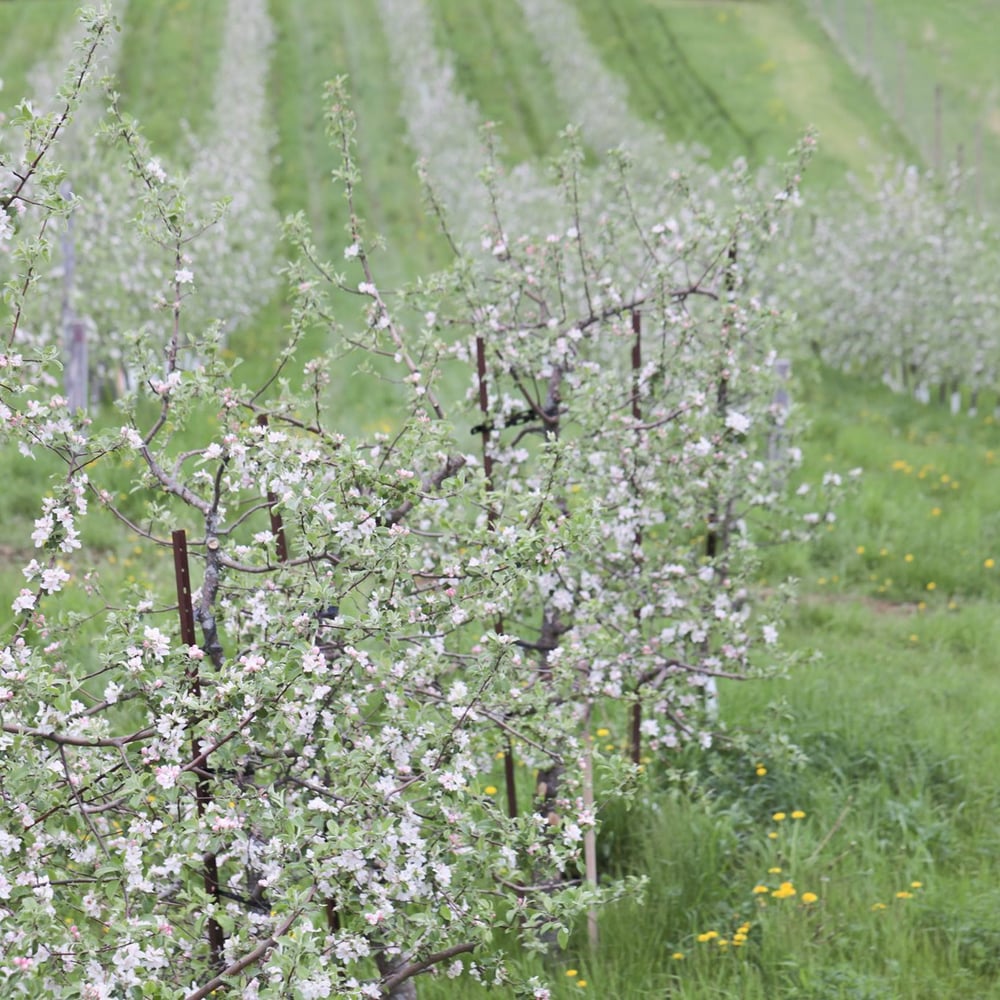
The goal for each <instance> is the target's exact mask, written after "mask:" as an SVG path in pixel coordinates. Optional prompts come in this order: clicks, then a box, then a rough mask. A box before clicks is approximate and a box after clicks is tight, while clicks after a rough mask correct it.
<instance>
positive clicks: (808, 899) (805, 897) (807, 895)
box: [800, 892, 819, 905]
mask: <svg viewBox="0 0 1000 1000" xmlns="http://www.w3.org/2000/svg"><path fill="white" fill-rule="evenodd" d="M800 898H801V899H802V902H803V903H806V904H807V905H808V904H809V903H815V902H816V900H817V899H819V896H817V895H816V893H814V892H804V893H802V896H801V897H800Z"/></svg>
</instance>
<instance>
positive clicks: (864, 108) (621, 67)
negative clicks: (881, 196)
mask: <svg viewBox="0 0 1000 1000" xmlns="http://www.w3.org/2000/svg"><path fill="white" fill-rule="evenodd" d="M577 6H578V8H579V11H580V14H581V16H582V18H583V20H584V24H585V26H586V28H587V30H588V33H589V36H590V39H591V42H592V44H594V45H595V47H596V48H597V49H598V50H599V51H600V52H601V53H602V55H603V57H604V58H605V60H606V61H607V63H608V64H609V66H611V67H612V68H613V69H614V70H615V71H616V72H618V73H620V74H622V75H623V76H624V78H625V79H626V80H627V82H628V84H629V91H630V100H631V105H632V108H633V111H634V113H635V114H636V115H637V116H638V117H640V118H643V119H644V120H646V121H649V122H651V123H653V124H656V125H658V126H659V127H661V128H662V129H663V130H664V131H665V132H666V134H667V135H668V136H670V137H671V138H673V139H676V140H681V141H692V140H695V141H699V142H702V143H704V144H706V145H708V146H709V148H710V149H711V150H712V151H713V153H714V157H713V159H714V160H715V162H716V163H722V162H725V161H728V160H731V159H733V158H734V157H736V156H745V157H747V159H748V160H749V161H750V162H751V163H753V164H762V163H765V162H767V161H768V160H769V159H774V160H781V159H783V158H784V156H785V154H786V153H787V151H788V150H789V149H790V148H791V147H792V146H793V145H794V144H795V142H796V141H797V139H798V138H799V137H800V136H801V135H802V133H803V132H804V131H805V129H806V128H807V127H808V126H810V125H812V126H815V127H816V128H818V129H819V133H820V152H819V154H818V156H817V158H816V160H815V161H814V164H813V166H812V167H811V168H810V173H809V178H808V180H807V183H808V184H809V185H810V186H814V185H815V186H816V187H818V188H825V187H827V186H828V185H831V184H834V183H838V182H839V181H840V180H842V179H843V176H844V173H845V172H846V171H848V170H850V171H853V172H855V173H858V174H860V175H862V176H865V175H866V174H867V171H868V167H869V166H870V165H871V164H872V163H874V162H878V161H879V160H881V159H883V158H885V157H896V156H901V155H904V154H906V153H907V152H908V149H907V147H906V144H905V141H904V140H903V139H902V137H901V135H900V134H899V132H898V131H897V130H896V128H895V127H894V125H893V124H892V123H891V122H890V121H888V120H887V119H886V117H885V115H883V114H882V113H881V112H880V111H879V110H878V108H877V107H875V105H874V104H873V100H872V93H871V91H870V90H869V89H868V87H867V85H866V84H865V83H864V81H861V80H859V79H858V78H857V77H856V76H855V75H854V74H853V73H851V71H850V70H849V69H848V67H847V66H845V64H844V63H843V61H842V60H840V59H839V58H838V57H837V56H836V54H835V53H834V52H833V51H832V49H831V47H830V44H829V42H828V41H827V39H826V38H825V37H824V36H823V35H822V33H821V32H820V31H819V29H818V28H817V27H816V26H815V24H813V23H812V22H811V21H810V20H809V18H808V17H806V16H805V14H804V13H803V12H802V11H801V10H800V9H799V8H798V7H797V6H796V5H794V4H768V3H764V4H744V3H735V2H731V3H713V4H695V3H687V2H676V0H657V2H653V0H623V2H622V3H616V4H605V3H601V2H600V0H580V2H579V3H578V4H577ZM722 54H724V56H723V57H722V58H720V55H722Z"/></svg>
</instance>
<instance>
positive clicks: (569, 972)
mask: <svg viewBox="0 0 1000 1000" xmlns="http://www.w3.org/2000/svg"><path fill="white" fill-rule="evenodd" d="M566 975H567V976H578V975H580V973H579V972H577V971H576V969H567V970H566Z"/></svg>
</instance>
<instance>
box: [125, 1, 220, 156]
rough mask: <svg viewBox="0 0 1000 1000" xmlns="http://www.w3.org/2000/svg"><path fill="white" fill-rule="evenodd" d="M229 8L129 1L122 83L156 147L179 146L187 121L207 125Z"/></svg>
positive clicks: (196, 126)
mask: <svg viewBox="0 0 1000 1000" xmlns="http://www.w3.org/2000/svg"><path fill="white" fill-rule="evenodd" d="M225 14H226V6H225V4H222V3H218V2H216V0H173V2H171V3H141V2H140V3H130V4H129V6H128V8H127V10H126V13H125V17H124V23H123V39H122V42H123V45H122V54H121V62H120V69H119V74H118V76H119V86H120V90H121V93H122V94H123V95H124V106H125V107H126V108H127V109H128V111H129V113H130V114H132V115H134V116H135V117H136V118H138V119H139V121H140V123H141V125H142V129H143V132H144V134H145V136H146V138H147V139H149V141H150V143H151V144H152V146H153V149H154V150H155V151H157V152H160V151H166V152H170V151H172V150H174V149H175V148H176V147H177V145H178V141H179V140H181V138H182V133H181V132H180V130H179V128H178V125H179V124H180V123H182V122H186V123H187V125H188V127H189V128H190V129H191V130H192V131H193V132H194V133H195V134H196V135H197V134H198V133H199V132H200V131H202V129H203V128H204V127H205V126H206V124H207V115H208V114H210V112H211V95H212V87H213V83H214V78H215V69H216V65H217V58H216V56H217V53H218V50H219V41H220V38H221V32H222V29H223V24H224V21H225ZM151 42H154V44H150V43H151Z"/></svg>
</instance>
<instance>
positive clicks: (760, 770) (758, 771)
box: [756, 764, 767, 778]
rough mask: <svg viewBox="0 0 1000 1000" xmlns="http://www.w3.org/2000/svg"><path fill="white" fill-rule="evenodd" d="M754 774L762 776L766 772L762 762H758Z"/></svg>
mask: <svg viewBox="0 0 1000 1000" xmlns="http://www.w3.org/2000/svg"><path fill="white" fill-rule="evenodd" d="M756 774H757V777H758V778H763V777H764V775H765V774H767V768H766V767H764V765H763V764H758V765H757V769H756Z"/></svg>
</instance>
